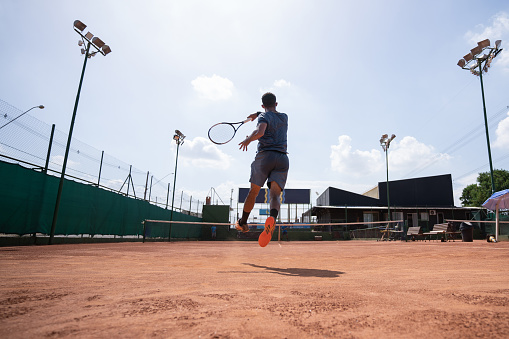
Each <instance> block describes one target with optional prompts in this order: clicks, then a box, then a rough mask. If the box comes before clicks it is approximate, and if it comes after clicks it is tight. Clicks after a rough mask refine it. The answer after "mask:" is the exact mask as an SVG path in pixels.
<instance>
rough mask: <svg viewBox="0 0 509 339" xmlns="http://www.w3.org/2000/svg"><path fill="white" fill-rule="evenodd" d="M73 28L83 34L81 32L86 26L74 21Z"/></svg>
mask: <svg viewBox="0 0 509 339" xmlns="http://www.w3.org/2000/svg"><path fill="white" fill-rule="evenodd" d="M74 27H75V28H76V29H77V30H79V31H80V32H83V30H84V29H85V28H87V25H85V24H84V23H83V22H81V21H79V20H74Z"/></svg>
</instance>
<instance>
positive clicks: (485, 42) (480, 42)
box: [477, 39, 490, 48]
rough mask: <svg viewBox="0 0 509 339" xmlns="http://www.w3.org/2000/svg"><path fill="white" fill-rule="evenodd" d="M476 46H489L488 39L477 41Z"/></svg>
mask: <svg viewBox="0 0 509 339" xmlns="http://www.w3.org/2000/svg"><path fill="white" fill-rule="evenodd" d="M477 46H479V47H480V48H486V47H489V46H490V39H486V40H483V41H479V42H478V43H477Z"/></svg>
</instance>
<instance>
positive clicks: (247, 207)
mask: <svg viewBox="0 0 509 339" xmlns="http://www.w3.org/2000/svg"><path fill="white" fill-rule="evenodd" d="M260 189H261V187H260V186H258V185H256V184H253V183H251V188H250V189H249V193H248V194H247V197H246V200H245V201H244V208H243V210H242V218H240V220H239V221H237V225H236V226H235V227H236V228H237V229H238V230H241V231H242V232H247V231H249V228H248V227H247V226H246V224H247V219H248V218H249V214H250V213H251V211H252V210H253V208H254V205H255V203H256V197H257V196H258V193H259V192H260Z"/></svg>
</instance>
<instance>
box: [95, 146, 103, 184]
mask: <svg viewBox="0 0 509 339" xmlns="http://www.w3.org/2000/svg"><path fill="white" fill-rule="evenodd" d="M103 158H104V151H102V152H101V164H100V165H99V176H98V177H97V187H99V183H100V182H101V171H102V169H103Z"/></svg>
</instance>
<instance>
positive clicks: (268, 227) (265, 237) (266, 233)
mask: <svg viewBox="0 0 509 339" xmlns="http://www.w3.org/2000/svg"><path fill="white" fill-rule="evenodd" d="M275 228H276V220H274V217H268V218H267V220H266V221H265V229H264V230H263V232H262V233H261V234H260V236H259V237H258V245H260V246H261V247H265V246H267V245H268V244H269V242H270V241H271V240H272V234H273V233H274V229H275Z"/></svg>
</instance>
